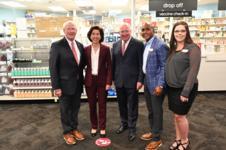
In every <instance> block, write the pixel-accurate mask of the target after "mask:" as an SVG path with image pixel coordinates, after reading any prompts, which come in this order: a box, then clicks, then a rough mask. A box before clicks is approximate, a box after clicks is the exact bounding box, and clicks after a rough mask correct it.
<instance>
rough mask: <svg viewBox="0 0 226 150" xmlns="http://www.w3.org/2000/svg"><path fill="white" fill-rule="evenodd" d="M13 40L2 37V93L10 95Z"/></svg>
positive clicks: (0, 60)
mask: <svg viewBox="0 0 226 150" xmlns="http://www.w3.org/2000/svg"><path fill="white" fill-rule="evenodd" d="M11 63H12V51H11V41H10V40H6V39H4V38H2V39H0V95H9V94H10V86H11V83H12V82H11V77H10V76H11V73H10V72H11V69H12V66H11Z"/></svg>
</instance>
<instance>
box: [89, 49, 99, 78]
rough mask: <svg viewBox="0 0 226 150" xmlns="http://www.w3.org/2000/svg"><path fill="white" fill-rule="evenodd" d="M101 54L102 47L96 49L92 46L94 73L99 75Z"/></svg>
mask: <svg viewBox="0 0 226 150" xmlns="http://www.w3.org/2000/svg"><path fill="white" fill-rule="evenodd" d="M99 55H100V48H98V49H97V50H96V51H95V50H94V48H93V47H91V64H92V65H91V66H92V75H98V64H99Z"/></svg>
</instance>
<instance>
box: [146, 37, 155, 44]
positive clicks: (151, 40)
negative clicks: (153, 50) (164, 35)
mask: <svg viewBox="0 0 226 150" xmlns="http://www.w3.org/2000/svg"><path fill="white" fill-rule="evenodd" d="M154 38H155V36H152V38H151V39H149V40H148V41H147V42H146V43H145V45H152V42H153V41H154Z"/></svg>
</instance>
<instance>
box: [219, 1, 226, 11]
mask: <svg viewBox="0 0 226 150" xmlns="http://www.w3.org/2000/svg"><path fill="white" fill-rule="evenodd" d="M218 10H226V0H218Z"/></svg>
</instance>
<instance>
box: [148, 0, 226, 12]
mask: <svg viewBox="0 0 226 150" xmlns="http://www.w3.org/2000/svg"><path fill="white" fill-rule="evenodd" d="M222 1H223V0H222ZM149 10H150V11H192V10H197V0H149Z"/></svg>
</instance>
